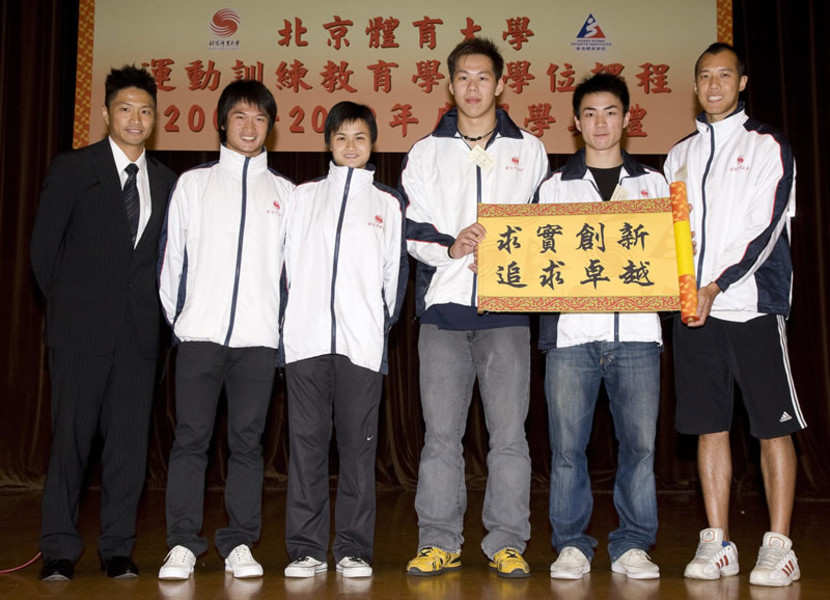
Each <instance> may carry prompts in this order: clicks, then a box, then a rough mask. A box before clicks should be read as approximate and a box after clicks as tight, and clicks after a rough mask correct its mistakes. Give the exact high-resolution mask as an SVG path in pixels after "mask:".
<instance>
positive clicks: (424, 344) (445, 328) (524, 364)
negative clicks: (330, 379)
mask: <svg viewBox="0 0 830 600" xmlns="http://www.w3.org/2000/svg"><path fill="white" fill-rule="evenodd" d="M447 64H448V66H449V71H450V79H451V84H450V92H451V93H452V95H453V97H454V99H455V103H456V108H455V109H452V110H450V111H449V112H448V113H447V114H445V115H444V116H443V117H442V118H441V121H440V122H439V123H438V126H437V127H436V129H435V131H434V132H433V133H432V135H430V136H428V137H426V138H424V139H422V140H420V141H419V142H417V143H416V144H415V145H414V146H413V147H412V149H411V150H410V151H409V154H408V156H407V159H406V162H405V164H404V167H403V171H402V173H401V185H402V189H403V191H404V193H405V195H406V198H407V200H408V205H407V244H408V246H409V253H410V254H411V255H412V256H413V257H414V258H416V259H417V260H418V273H417V278H416V283H417V288H416V290H415V295H416V304H417V313H418V315H419V317H420V319H421V326H420V333H419V340H418V355H419V357H420V361H421V365H420V368H421V374H420V384H421V406H422V409H423V415H424V423H425V426H426V432H425V436H424V448H423V451H422V452H421V463H420V467H419V472H418V493H417V495H416V498H415V509H416V510H417V512H418V525H419V528H420V534H419V541H418V554H417V556H416V557H415V558H414V559H413V560H411V561H410V562H409V564H408V565H407V573H409V574H410V575H416V576H423V575H436V574H439V573H442V572H444V571H446V570H452V569H455V568H458V567H460V566H461V562H460V554H461V545H462V543H463V541H464V536H463V535H462V533H463V531H462V530H463V527H464V512H465V511H466V508H467V506H466V504H467V498H466V489H465V482H464V457H463V454H462V444H461V440H462V438H463V436H464V431H465V428H466V423H467V409H468V408H469V405H470V401H471V396H472V390H473V383H474V382H475V379H476V378H478V382H479V389H480V390H481V397H482V402H483V406H484V412H485V415H486V420H487V428H488V432H489V442H490V450H489V453H488V457H487V465H488V477H487V490H486V492H485V497H484V511H483V515H482V517H483V522H484V527H485V528H486V529H487V531H488V533H487V535H486V536H485V537H484V540H483V541H482V543H481V548H482V550H483V551H484V554H485V555H486V556H487V557H488V558H489V559H490V566H491V568H492V569H493V570H494V571H495V572H496V573H497V574H498V575H500V576H504V577H527V576H528V575H529V568H528V566H527V563H526V562H525V561H524V559H523V558H522V552H524V549H525V544H526V542H527V540H528V538H529V537H530V522H529V516H530V507H529V496H530V457H529V454H528V446H527V440H526V437H525V429H524V422H525V418H526V416H527V409H528V402H529V390H530V387H529V386H530V333H529V328H528V317H527V316H526V315H511V314H487V315H478V314H477V310H476V295H477V293H476V275H475V273H474V272H473V271H472V270H471V269H470V267H471V265H473V266H474V250H475V247H476V244H478V242H479V241H481V240H482V239H483V236H484V234H485V231H484V229H483V227H481V225H479V224H478V223H477V222H476V219H477V206H478V203H479V202H485V203H491V204H498V203H501V204H522V203H527V202H529V201H530V200H532V197H533V192H534V191H535V189H536V186H537V185H538V184H539V182H540V181H541V180H542V177H543V176H544V175H545V174H546V173H547V170H548V158H547V155H546V153H545V148H544V146H543V145H542V143H541V141H539V139H538V138H536V137H534V136H533V135H531V134H529V133H527V132H525V131H522V130H521V129H519V128H518V127H517V126H516V124H515V123H513V121H511V120H510V117H509V116H508V115H507V113H505V112H504V111H502V110H500V109H497V108H496V98H497V97H498V95H499V94H500V93H501V91H502V88H503V86H504V82H503V80H502V78H501V74H502V69H503V65H504V61H503V59H502V57H501V55H500V54H499V52H498V49H496V47H495V45H493V44H492V42H489V40H482V39H478V38H475V39H473V40H468V41H465V42H462V43H461V44H459V46H457V47H456V48H455V50H453V52H452V53H451V54H450V57H449V59H448V61H447Z"/></svg>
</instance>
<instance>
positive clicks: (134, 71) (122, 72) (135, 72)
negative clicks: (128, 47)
mask: <svg viewBox="0 0 830 600" xmlns="http://www.w3.org/2000/svg"><path fill="white" fill-rule="evenodd" d="M130 87H134V88H138V89H140V90H144V91H145V92H147V93H148V94H150V96H151V97H152V98H153V104H154V105H155V103H156V80H155V79H153V76H152V75H150V74H149V73H148V72H147V71H145V70H144V69H142V68H139V67H136V66H135V65H134V64H133V65H124V66H123V67H121V68H120V69H115V68H113V69H112V70H111V71H110V72H109V75H107V79H106V80H105V81H104V92H105V96H104V104H105V105H106V107H107V110H109V107H110V103H111V102H112V101H113V100H114V99H115V97H116V96H117V95H118V92H120V91H121V90H123V89H126V88H130Z"/></svg>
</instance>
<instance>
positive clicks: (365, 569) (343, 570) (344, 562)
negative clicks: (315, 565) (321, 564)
mask: <svg viewBox="0 0 830 600" xmlns="http://www.w3.org/2000/svg"><path fill="white" fill-rule="evenodd" d="M335 569H336V570H337V572H338V573H340V574H341V575H342V576H343V577H371V576H372V567H371V566H370V565H369V563H367V562H366V561H365V560H363V559H362V558H358V557H356V556H346V557H345V558H341V559H340V562H339V563H337V567H335Z"/></svg>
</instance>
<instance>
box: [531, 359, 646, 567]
mask: <svg viewBox="0 0 830 600" xmlns="http://www.w3.org/2000/svg"><path fill="white" fill-rule="evenodd" d="M602 380H605V389H606V391H607V392H608V398H609V401H610V407H611V415H612V417H613V419H614V430H615V432H616V436H617V441H618V442H619V450H618V455H617V462H618V466H617V476H616V479H615V480H614V506H615V507H616V509H617V515H618V516H619V527H618V528H617V529H616V530H614V531H613V532H611V534H610V535H609V536H608V553H609V554H610V556H611V561H612V562H613V561H615V560H617V559H618V558H619V557H620V556H621V555H622V554H623V553H624V552H626V551H627V550H630V549H632V548H639V549H641V550H648V548H649V546H651V545H652V544H654V542H655V540H656V539H657V497H656V491H655V485H654V438H655V435H656V432H657V412H658V408H659V403H660V347H659V346H658V345H657V344H656V343H643V342H620V343H614V342H591V343H587V344H581V345H579V346H572V347H568V348H553V349H550V350H548V352H547V366H546V373H545V393H546V395H547V401H548V428H549V432H550V447H551V453H552V458H551V475H550V523H551V526H552V527H553V535H552V541H553V546H554V547H555V548H556V550H557V551H559V552H561V551H562V549H563V548H565V547H567V546H574V547H576V548H578V549H579V550H581V551H582V553H583V554H585V556H587V557H588V559H589V560H590V559H591V558H593V556H594V550H595V548H596V546H597V541H596V540H595V539H594V538H592V537H591V536H589V535H586V533H585V530H586V529H587V528H588V524H589V522H590V520H591V511H592V509H593V497H592V496H591V482H590V479H589V477H588V461H587V458H586V455H585V449H586V447H587V445H588V440H589V438H590V435H591V428H592V426H593V420H594V408H595V407H596V403H597V395H598V393H599V387H600V382H601V381H602Z"/></svg>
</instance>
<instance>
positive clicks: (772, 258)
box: [664, 103, 795, 321]
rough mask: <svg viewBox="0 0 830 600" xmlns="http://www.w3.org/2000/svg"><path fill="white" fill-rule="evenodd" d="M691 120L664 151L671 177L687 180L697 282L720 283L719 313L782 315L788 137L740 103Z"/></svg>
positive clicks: (789, 185) (789, 211)
mask: <svg viewBox="0 0 830 600" xmlns="http://www.w3.org/2000/svg"><path fill="white" fill-rule="evenodd" d="M695 124H696V125H697V132H696V133H693V134H692V135H690V136H689V137H687V138H685V139H684V140H681V141H680V142H678V143H677V145H675V146H674V147H673V148H672V149H671V151H670V152H669V155H668V157H667V158H666V164H665V167H664V171H665V174H666V179H668V180H669V181H675V180H680V181H685V182H686V190H687V193H688V198H689V204H690V206H691V208H692V211H691V213H690V219H691V226H692V231H693V232H694V233H695V241H696V242H697V253H696V254H695V275H696V277H697V284H698V287H704V286H706V285H708V284H709V283H711V282H712V281H714V282H716V283H717V284H718V287H719V288H720V289H721V292H722V293H720V294H718V295H717V297H716V298H715V302H714V304H713V305H712V312H713V313H715V316H720V317H721V318H726V319H728V320H739V321H740V320H746V318H750V317H751V316H754V315H757V314H758V313H763V314H777V315H784V316H787V315H789V312H790V299H791V292H792V261H791V259H790V245H789V237H790V218H791V217H793V216H795V159H794V158H793V153H792V149H791V148H790V144H789V142H787V140H786V139H785V138H784V137H783V136H782V135H781V134H780V133H778V132H777V131H775V130H774V129H772V128H771V127H769V126H767V125H764V124H762V123H759V122H758V121H756V120H754V119H751V118H749V117H748V116H747V115H746V113H745V112H744V106H743V103H740V104H739V106H738V109H737V110H736V111H735V112H734V113H732V114H731V115H729V116H728V117H726V118H725V119H723V120H722V121H718V122H716V123H711V124H710V123H708V122H706V119H705V115H700V116H698V118H697V120H696V122H695ZM719 312H720V313H721V314H720V315H717V313H719ZM729 313H732V314H733V315H735V314H736V313H737V314H738V315H739V316H737V317H730V316H729ZM741 313H743V314H744V315H745V317H744V318H741V317H740V314H741Z"/></svg>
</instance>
